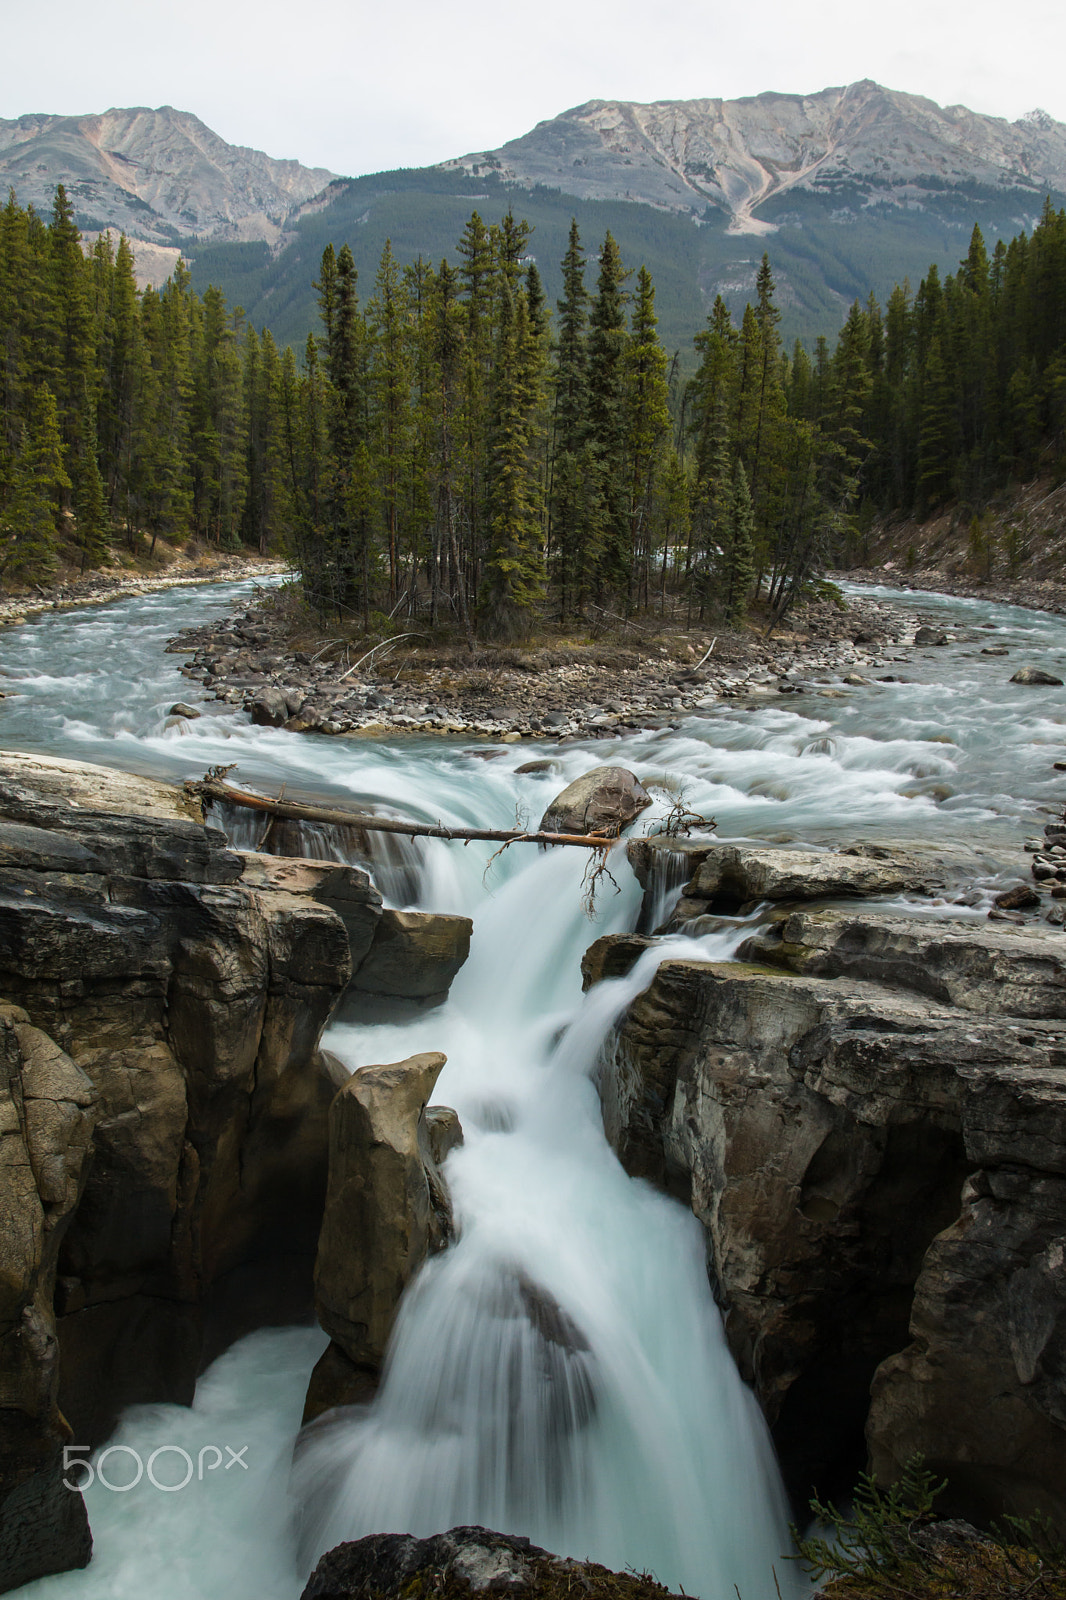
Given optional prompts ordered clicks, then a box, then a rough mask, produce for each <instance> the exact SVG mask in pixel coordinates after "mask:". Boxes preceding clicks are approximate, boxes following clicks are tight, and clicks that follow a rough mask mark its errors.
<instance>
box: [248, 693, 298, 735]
mask: <svg viewBox="0 0 1066 1600" xmlns="http://www.w3.org/2000/svg"><path fill="white" fill-rule="evenodd" d="M289 715H290V713H289V703H288V700H287V699H286V697H285V695H284V694H283V693H282V692H281V690H280V689H273V688H269V687H267V688H263V689H259V690H257V691H256V695H255V698H254V700H253V701H252V706H251V716H252V721H253V722H254V723H256V725H257V726H258V727H261V728H283V727H284V726H285V723H286V722H287V721H288V720H289Z"/></svg>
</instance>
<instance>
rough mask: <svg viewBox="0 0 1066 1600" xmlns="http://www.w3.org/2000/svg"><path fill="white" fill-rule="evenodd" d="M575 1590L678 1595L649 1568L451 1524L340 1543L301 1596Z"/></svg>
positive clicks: (536, 1598)
mask: <svg viewBox="0 0 1066 1600" xmlns="http://www.w3.org/2000/svg"><path fill="white" fill-rule="evenodd" d="M574 1590H577V1591H579V1592H580V1593H581V1594H585V1595H590V1596H592V1597H594V1600H673V1597H671V1596H670V1595H669V1593H668V1591H667V1590H666V1589H664V1588H663V1587H662V1585H661V1584H658V1583H656V1582H655V1581H654V1580H653V1579H652V1578H650V1577H649V1576H648V1575H647V1574H644V1575H642V1576H638V1575H637V1574H636V1573H633V1572H624V1573H623V1572H611V1571H609V1570H608V1568H606V1567H601V1566H598V1565H597V1564H596V1563H595V1562H593V1561H574V1560H572V1559H570V1558H566V1559H564V1558H561V1557H559V1556H553V1555H551V1554H550V1553H549V1552H548V1551H547V1550H543V1549H541V1548H540V1546H539V1545H535V1544H531V1543H530V1541H529V1540H528V1539H524V1538H520V1537H517V1536H515V1535H512V1534H502V1533H490V1532H489V1531H488V1529H487V1528H452V1529H450V1530H449V1531H448V1532H447V1533H438V1534H436V1535H434V1537H433V1538H431V1539H413V1538H412V1537H411V1536H410V1534H402V1533H376V1534H371V1535H370V1536H369V1538H366V1539H356V1540H353V1541H352V1542H351V1543H350V1544H342V1545H338V1546H337V1548H336V1549H335V1550H330V1551H329V1552H328V1553H327V1554H326V1555H324V1556H323V1557H322V1559H321V1561H320V1562H319V1563H318V1566H317V1567H316V1568H315V1570H314V1572H313V1573H312V1574H311V1576H310V1578H309V1579H308V1581H307V1585H306V1587H305V1589H304V1591H303V1594H302V1596H301V1600H385V1597H386V1596H392V1595H397V1594H404V1595H409V1596H410V1597H411V1600H421V1597H422V1596H426V1597H427V1600H428V1597H429V1596H430V1595H437V1596H445V1597H448V1600H462V1597H463V1596H465V1595H470V1594H483V1593H485V1592H486V1591H487V1592H491V1593H500V1592H504V1593H507V1594H513V1595H515V1596H517V1597H528V1600H564V1597H565V1596H568V1595H571V1594H572V1593H573V1592H574Z"/></svg>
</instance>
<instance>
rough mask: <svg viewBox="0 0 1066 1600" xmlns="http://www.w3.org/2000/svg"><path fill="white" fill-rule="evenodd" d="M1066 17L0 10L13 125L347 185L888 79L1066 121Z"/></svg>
mask: <svg viewBox="0 0 1066 1600" xmlns="http://www.w3.org/2000/svg"><path fill="white" fill-rule="evenodd" d="M1064 19H1066V7H1064V6H1063V5H1062V3H1061V0H1013V3H1012V4H1008V5H1004V4H1002V0H970V3H969V4H968V5H967V6H963V5H961V4H958V3H957V0H956V3H952V4H948V3H947V0H926V3H916V0H897V3H896V4H881V5H877V6H874V5H871V4H869V3H867V0H821V3H820V4H816V5H814V6H811V5H809V4H808V5H805V4H803V0H759V3H756V0H729V3H723V0H703V3H699V0H672V3H671V0H667V3H666V5H665V6H660V7H658V8H656V7H654V6H653V5H651V4H649V3H648V0H534V3H533V4H530V3H528V0H526V3H524V4H516V3H514V0H510V3H508V0H468V3H467V4H465V5H457V4H450V5H449V4H444V3H442V0H393V3H392V4H391V5H388V4H385V3H382V0H349V3H344V0H255V3H252V0H244V3H239V0H179V3H178V4H176V5H167V6H161V5H153V4H151V3H150V0H148V3H145V0H135V3H131V0H93V3H91V4H89V3H86V0H48V3H47V4H45V3H37V4H35V3H33V0H0V25H2V38H3V53H4V58H5V62H6V69H7V70H5V71H4V73H3V74H2V81H0V116H4V117H15V116H19V115H21V114H22V113H24V112H29V111H45V112H63V113H68V114H72V113H77V112H86V111H102V110H105V109H106V108H107V107H109V106H131V105H148V106H158V105H166V104H170V105H174V106H178V107H180V108H181V109H182V110H185V111H192V112H195V113H196V115H197V116H199V117H201V118H202V119H203V120H204V121H205V122H206V123H208V125H209V126H210V127H212V128H214V129H215V131H216V132H217V133H220V134H221V135H222V136H223V138H225V139H227V140H229V141H230V142H231V143H233V144H246V145H252V146H253V147H255V148H257V149H260V150H265V151H267V152H268V153H269V154H270V155H273V156H295V157H298V158H299V160H301V161H303V162H304V163H305V164H306V165H308V166H324V167H329V168H331V169H332V170H333V171H335V172H339V173H343V174H358V173H361V172H373V171H378V170H380V169H382V168H387V167H396V166H423V165H426V164H428V163H430V162H433V161H440V160H443V159H444V158H445V157H447V156H453V155H462V154H465V153H466V152H467V151H470V150H478V149H485V148H491V147H493V146H495V145H499V144H502V143H504V141H505V140H507V139H509V138H514V137H516V136H517V135H519V134H521V133H525V132H526V131H527V130H528V129H529V128H531V127H532V126H533V125H534V124H535V123H537V122H539V121H542V120H543V119H544V118H547V117H552V116H555V115H556V114H557V113H559V112H560V111H564V110H566V109H567V108H568V107H570V106H574V105H579V104H580V103H581V102H582V101H585V100H593V99H625V100H661V99H690V98H704V97H715V96H723V97H726V98H733V97H735V96H738V95H746V94H758V93H759V92H760V90H763V89H775V90H787V91H794V92H800V93H810V92H812V91H814V90H817V89H823V88H826V87H828V86H830V85H836V84H845V83H852V82H854V81H855V80H857V79H859V78H874V79H876V80H877V81H878V82H879V83H883V84H887V85H888V86H889V87H890V88H893V89H903V90H907V91H909V92H911V93H915V94H924V95H928V96H929V97H930V98H931V99H933V100H937V101H939V103H940V104H942V105H951V104H962V105H966V106H969V107H970V108H971V109H973V110H975V111H983V112H987V113H990V114H992V115H995V116H1005V117H1010V118H1014V117H1018V116H1020V115H1021V114H1022V113H1023V112H1024V111H1028V110H1032V109H1033V108H1034V107H1036V106H1041V107H1043V109H1044V110H1046V111H1050V112H1051V114H1052V115H1053V116H1055V117H1057V118H1058V119H1060V120H1062V121H1066V72H1064V70H1063V65H1064V59H1066V20H1064Z"/></svg>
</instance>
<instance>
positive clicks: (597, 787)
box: [540, 767, 651, 838]
mask: <svg viewBox="0 0 1066 1600" xmlns="http://www.w3.org/2000/svg"><path fill="white" fill-rule="evenodd" d="M650 805H651V795H650V794H649V793H648V791H647V790H646V789H645V787H644V785H643V784H642V783H641V782H640V779H639V778H637V777H636V776H635V774H633V773H632V772H630V771H629V769H628V768H627V767H593V769H592V771H591V772H584V773H582V775H581V777H580V778H575V779H574V781H573V783H571V784H568V785H567V786H566V788H565V789H564V790H563V791H562V793H561V794H557V795H556V797H555V799H554V800H553V801H552V803H551V805H550V806H549V807H548V809H547V811H545V813H544V815H543V816H542V817H541V819H540V830H541V832H542V833H582V834H585V833H604V834H607V835H609V836H610V837H611V838H614V837H616V836H617V835H618V834H620V833H621V832H622V830H623V829H624V828H628V826H629V824H630V823H631V822H632V821H633V820H634V818H635V817H638V816H639V815H640V813H641V812H642V811H644V810H646V809H647V807H648V806H650Z"/></svg>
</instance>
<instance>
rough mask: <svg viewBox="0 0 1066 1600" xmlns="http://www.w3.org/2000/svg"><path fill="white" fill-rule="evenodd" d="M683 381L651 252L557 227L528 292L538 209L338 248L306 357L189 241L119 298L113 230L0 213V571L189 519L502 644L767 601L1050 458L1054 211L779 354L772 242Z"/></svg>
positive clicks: (192, 525)
mask: <svg viewBox="0 0 1066 1600" xmlns="http://www.w3.org/2000/svg"><path fill="white" fill-rule="evenodd" d="M754 287H755V294H754V298H753V300H752V302H751V303H750V304H749V305H748V306H747V308H746V309H745V311H744V314H743V317H742V318H741V319H740V324H739V326H736V325H735V324H734V322H733V320H732V318H731V316H730V313H729V311H728V310H727V308H726V306H725V304H724V302H723V300H722V299H721V297H719V298H718V299H716V301H715V303H714V306H713V308H712V310H711V314H710V316H709V318H708V320H707V324H706V326H705V327H704V328H703V329H702V330H701V331H700V332H699V333H698V334H697V335H696V339H695V351H696V369H695V375H694V376H693V377H691V378H689V379H688V380H687V381H685V380H683V375H682V373H681V370H680V366H681V364H680V361H679V358H678V357H677V356H676V355H675V356H674V357H673V358H672V359H671V358H670V357H668V355H667V352H666V351H665V350H664V349H663V347H662V345H661V342H660V340H659V337H658V333H657V323H656V315H655V290H654V285H653V283H652V280H651V277H650V275H649V273H648V272H647V271H646V270H645V269H644V268H643V267H641V268H640V269H639V270H638V271H636V272H633V271H631V270H629V269H628V268H627V267H626V265H625V264H624V263H623V262H622V260H621V256H620V253H619V250H618V246H617V244H616V243H615V241H614V239H613V238H612V237H611V235H610V234H609V233H608V234H607V236H606V238H605V239H604V241H603V242H602V245H600V247H599V249H598V251H597V252H596V253H595V255H592V256H588V257H587V256H586V251H585V249H584V247H583V245H582V241H581V239H580V237H579V234H578V230H577V226H576V223H575V224H574V225H573V226H572V228H571V232H570V238H569V243H568V249H567V253H566V257H565V259H564V262H563V296H562V298H561V299H560V300H559V302H558V303H557V305H556V307H555V308H554V309H553V310H550V309H549V307H548V306H547V305H546V303H545V296H544V293H543V289H542V286H541V280H540V275H539V272H538V270H537V264H536V261H535V259H534V257H533V254H532V249H531V239H530V230H529V227H528V225H527V224H526V223H524V222H522V221H520V220H518V219H516V218H515V217H514V216H513V215H512V214H508V215H507V216H506V217H504V218H503V219H502V220H501V221H500V222H499V223H494V224H486V223H485V222H484V221H483V220H482V218H481V217H480V216H479V215H478V214H477V213H476V212H475V213H474V214H473V215H472V216H471V218H470V220H469V222H468V223H467V224H466V227H465V228H464V230H463V233H462V236H461V238H460V239H459V240H458V242H457V246H456V251H455V261H454V265H453V264H451V263H450V262H449V261H448V260H443V261H441V262H440V263H439V264H437V265H433V264H431V263H428V262H426V261H424V260H422V259H419V260H417V261H415V262H412V263H406V264H401V263H399V262H398V261H397V260H396V259H395V257H394V256H393V253H392V250H391V247H390V246H389V245H388V244H386V247H385V250H384V252H383V255H382V258H381V262H380V265H379V268H378V271H377V275H376V277H375V280H374V282H373V284H372V285H370V286H369V294H368V295H367V296H366V298H365V299H361V298H360V293H359V288H360V286H359V285H358V283H357V276H356V271H355V267H354V262H353V259H352V255H351V251H350V250H349V249H348V247H347V246H344V245H342V246H341V248H340V249H339V250H335V249H334V248H333V246H329V247H328V248H327V249H326V251H325V252H324V254H323V257H322V261H321V265H320V269H319V275H318V279H317V281H316V284H315V289H316V292H317V297H318V307H319V327H318V329H317V330H315V331H313V332H311V333H309V335H308V338H307V342H306V346H305V348H304V350H303V351H302V352H301V354H300V356H299V358H298V357H297V355H296V353H295V352H294V351H293V350H292V349H290V348H287V349H285V350H284V351H279V350H278V348H277V346H276V344H275V343H274V340H273V339H272V337H271V335H270V333H269V331H268V330H264V331H263V332H262V333H258V332H257V331H256V330H255V329H254V328H253V327H251V326H250V325H247V324H246V322H245V319H244V316H243V313H242V311H241V310H240V308H239V307H238V308H235V309H233V310H230V309H229V308H228V307H227V306H226V303H225V300H224V298H223V296H222V294H221V293H220V291H218V290H217V289H214V288H208V289H206V290H205V291H204V293H203V295H202V296H201V295H198V294H196V293H195V292H194V291H193V290H192V289H191V287H190V278H189V272H188V269H187V267H186V266H185V265H184V263H180V262H179V264H178V266H177V267H176V269H175V271H174V273H173V275H172V277H171V278H170V280H169V281H168V282H167V283H166V284H165V285H164V286H163V287H162V288H161V289H160V290H158V291H156V290H153V289H145V290H144V291H143V292H138V290H137V287H136V282H135V277H134V267H133V256H132V252H131V249H130V246H129V243H128V241H127V240H126V239H125V238H120V239H119V240H118V243H117V246H116V245H115V244H114V242H113V241H112V239H111V237H110V236H109V235H106V234H105V235H103V236H101V238H100V239H99V240H98V241H97V242H96V244H95V245H94V246H93V247H92V249H91V250H90V251H89V252H88V253H86V252H85V251H84V250H83V248H82V243H81V240H80V237H79V234H78V230H77V228H76V227H75V225H74V221H73V215H72V210H71V207H70V204H69V201H68V199H67V197H66V195H65V193H64V191H63V190H62V188H60V189H59V190H58V191H57V194H56V200H55V205H54V208H53V213H52V216H51V218H50V219H49V220H47V221H46V220H45V219H43V218H42V217H40V216H39V215H37V214H36V213H35V212H34V211H33V209H32V208H27V209H23V208H21V207H19V206H18V204H17V202H16V199H15V197H14V196H13V195H12V196H11V197H10V199H9V201H8V204H7V206H6V208H5V209H4V210H3V212H0V581H11V580H19V579H21V580H23V581H40V580H41V579H43V578H47V577H48V576H49V575H51V573H52V572H54V570H55V567H56V563H57V560H58V557H59V554H60V552H61V551H62V552H63V553H64V554H65V555H66V557H67V558H68V559H70V558H71V556H73V557H74V559H77V560H80V562H81V564H82V565H83V566H91V565H95V564H97V563H98V562H99V561H100V560H101V559H102V558H103V556H104V554H105V552H106V550H107V547H108V544H109V543H110V541H111V540H112V539H114V538H116V537H118V538H123V539H124V540H125V541H126V543H127V544H128V546H129V547H130V548H131V549H138V548H147V547H148V541H154V540H155V539H156V538H157V537H159V536H164V537H166V538H168V539H171V540H177V541H180V540H182V539H184V538H186V537H189V536H195V537H196V538H198V539H200V540H203V541H205V542H210V543H213V544H216V545H218V546H219V547H221V548H225V549H236V548H239V547H240V546H241V545H242V544H243V545H246V546H252V547H254V548H256V549H259V550H261V551H263V552H267V551H280V552H285V553H287V554H288V555H289V556H290V557H291V558H292V559H293V561H294V562H295V564H296V565H297V567H298V568H299V571H300V574H301V577H302V580H303V585H304V590H305V594H306V596H307V598H308V600H309V601H310V602H311V603H312V605H314V606H315V608H316V609H318V610H319V611H320V612H321V613H323V614H326V613H333V614H335V615H337V616H339V617H344V618H348V619H352V620H354V621H358V622H361V623H362V624H363V625H369V624H371V623H372V622H374V623H375V625H381V624H382V623H383V621H384V619H385V618H389V619H392V620H393V621H394V622H402V621H403V620H405V619H413V618H419V619H422V620H424V621H425V622H426V623H428V624H429V625H433V626H435V625H440V624H447V623H452V624H454V625H456V626H458V627H460V628H462V629H463V630H464V631H465V632H466V634H467V636H468V637H469V638H471V639H473V637H474V636H475V634H481V635H485V636H495V637H500V638H507V637H514V636H518V635H520V634H522V633H524V632H526V631H528V629H529V628H530V626H531V625H532V623H533V621H534V619H535V618H536V617H537V616H539V615H541V614H543V613H544V611H545V608H546V607H547V608H550V612H551V614H554V615H555V616H558V617H561V618H562V619H563V620H564V621H566V620H568V619H571V618H579V617H580V618H587V617H589V616H590V615H601V614H606V615H608V616H628V615H630V614H631V613H632V612H634V611H636V610H642V609H648V608H651V607H654V606H657V605H659V606H661V605H663V604H664V602H665V597H666V595H667V594H670V595H671V596H672V597H673V598H674V599H675V601H676V600H677V599H678V598H680V600H681V602H682V603H683V604H684V605H685V606H686V607H687V610H688V613H689V615H690V616H692V615H697V614H698V615H700V616H703V617H714V616H720V617H723V618H724V619H725V620H727V621H728V622H730V623H733V624H736V623H739V622H740V621H742V620H743V617H744V615H745V613H746V610H747V607H748V605H749V604H750V602H751V599H752V597H753V595H754V594H756V593H759V594H761V595H762V596H763V597H764V599H765V601H766V602H767V603H768V605H769V607H770V609H771V611H772V613H773V614H776V615H781V614H783V613H784V612H785V611H786V610H787V608H788V606H789V605H790V604H791V603H792V602H793V600H794V599H795V598H796V596H797V595H798V594H799V593H800V592H801V591H802V589H803V587H804V585H805V584H806V583H807V582H808V581H809V580H810V579H811V577H812V575H814V574H815V573H816V572H817V570H818V569H819V567H820V566H821V565H822V564H824V563H825V562H826V561H827V560H832V559H840V558H841V556H842V555H843V554H844V553H846V551H847V549H848V548H849V545H850V544H851V543H852V541H853V540H854V537H855V530H856V527H857V526H858V524H859V522H860V521H861V520H862V519H863V518H869V517H870V516H871V515H873V514H875V513H877V512H883V511H892V510H907V511H910V510H915V511H919V512H921V511H924V510H928V509H930V508H933V507H935V506H937V505H938V504H940V503H941V502H943V501H944V500H947V499H949V498H952V499H960V498H961V499H963V500H966V501H968V502H970V503H973V504H974V505H975V506H977V505H979V504H981V503H983V500H984V499H987V497H988V495H990V494H991V493H993V492H994V490H995V489H996V488H997V487H998V486H999V485H1001V484H1002V483H1004V482H1006V481H1009V480H1010V479H1011V478H1022V477H1025V476H1027V475H1029V474H1031V473H1032V472H1033V471H1035V470H1036V469H1037V468H1038V467H1039V466H1040V464H1041V462H1042V461H1044V460H1045V459H1047V458H1048V454H1049V451H1050V452H1051V454H1055V452H1058V454H1059V455H1061V448H1062V424H1063V395H1064V387H1066V382H1064V381H1066V216H1064V214H1063V213H1062V212H1058V213H1055V212H1054V211H1052V209H1051V208H1050V206H1048V207H1046V208H1045V212H1044V215H1043V217H1042V218H1041V220H1040V223H1039V224H1038V226H1037V227H1036V228H1035V229H1034V231H1033V233H1032V236H1031V237H1027V236H1026V235H1025V234H1022V235H1020V236H1019V237H1018V238H1017V239H1014V240H1012V241H1011V242H1010V244H1009V245H1006V244H1003V243H1002V242H1000V243H999V244H997V246H996V249H995V251H994V253H993V255H992V257H991V258H989V256H988V253H987V251H986V250H985V247H984V244H983V241H982V240H981V237H980V234H979V232H978V231H977V230H975V231H974V236H973V239H972V241H971V244H970V249H969V253H968V255H967V257H966V259H965V260H964V261H963V262H962V264H961V266H960V269H959V272H958V273H957V274H955V275H953V276H949V277H947V278H946V279H945V280H944V281H943V282H941V280H940V277H939V274H938V273H937V270H936V268H935V267H933V268H931V269H930V271H929V273H928V275H927V276H926V278H925V279H923V281H922V283H921V285H920V287H919V290H918V292H917V294H915V295H914V296H913V297H912V296H911V294H910V291H909V288H908V287H907V286H906V285H904V286H902V287H897V288H896V289H895V290H894V291H893V294H892V295H891V296H890V298H889V300H888V303H887V306H886V307H885V309H884V310H883V311H882V309H881V307H880V306H879V305H878V304H877V302H876V301H875V300H874V298H873V297H871V298H870V300H869V301H868V302H867V304H866V305H865V306H862V305H859V304H858V303H856V304H855V305H854V306H853V307H852V308H851V311H850V313H849V315H848V318H847V321H846V322H845V324H844V327H843V328H842V330H841V333H840V335H839V338H838V340H837V341H836V345H835V347H834V348H833V349H830V348H829V346H828V343H827V342H826V341H824V340H819V341H818V343H817V345H816V347H815V350H814V352H813V354H811V355H809V354H808V353H807V351H806V350H805V349H804V347H803V346H802V345H801V344H797V345H796V347H795V349H794V350H793V352H792V353H791V355H786V354H785V352H784V351H783V350H782V348H781V343H780V338H779V335H778V324H779V321H780V313H779V310H778V307H777V305H776V300H775V285H774V280H773V276H772V272H771V268H770V263H769V260H768V258H767V257H766V256H764V257H763V260H762V264H761V266H760V268H759V270H758V274H757V277H756V282H755V286H754Z"/></svg>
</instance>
